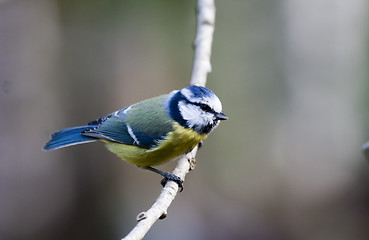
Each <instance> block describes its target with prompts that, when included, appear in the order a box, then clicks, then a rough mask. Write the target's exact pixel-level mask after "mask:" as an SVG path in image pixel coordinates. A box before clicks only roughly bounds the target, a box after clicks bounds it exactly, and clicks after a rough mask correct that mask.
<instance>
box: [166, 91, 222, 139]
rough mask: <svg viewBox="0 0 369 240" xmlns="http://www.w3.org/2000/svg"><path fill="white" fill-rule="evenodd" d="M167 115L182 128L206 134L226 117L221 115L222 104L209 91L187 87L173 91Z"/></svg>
mask: <svg viewBox="0 0 369 240" xmlns="http://www.w3.org/2000/svg"><path fill="white" fill-rule="evenodd" d="M168 111H169V115H170V116H171V117H172V118H173V119H174V120H175V121H177V122H178V123H179V124H181V125H182V126H183V127H186V128H192V129H194V130H195V131H196V132H198V133H200V134H208V133H209V132H211V131H212V130H213V129H214V128H216V127H217V126H218V125H219V122H220V120H226V119H228V117H227V116H226V115H225V114H224V113H222V103H221V102H220V100H219V98H218V97H217V96H216V95H215V94H214V93H213V92H212V91H211V90H209V89H207V88H205V87H200V86H189V87H186V88H183V89H182V90H180V91H173V92H171V93H170V95H169V99H168Z"/></svg>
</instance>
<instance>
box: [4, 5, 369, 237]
mask: <svg viewBox="0 0 369 240" xmlns="http://www.w3.org/2000/svg"><path fill="white" fill-rule="evenodd" d="M195 5H196V2H195V1H194V0H191V1H170V0H162V1H150V0H141V1H133V0H89V1H86V0H73V1H72V0H28V1H21V0H0V239H3V240H13V239H15V240H17V239H29V240H30V239H56V240H57V239H70V240H74V239H120V238H122V237H123V236H125V235H126V234H127V233H128V232H129V231H130V229H132V227H133V226H134V225H135V224H136V221H135V218H136V215H137V214H138V213H139V212H141V211H145V210H146V209H148V208H149V207H150V206H151V205H152V203H153V202H154V200H155V199H156V197H157V196H158V194H159V192H160V190H161V186H160V184H159V183H160V180H161V178H160V177H159V176H157V175H155V174H152V173H150V172H145V171H143V170H141V169H139V168H137V167H136V166H133V165H130V164H127V163H125V162H123V161H121V160H119V159H118V158H117V157H116V156H115V155H113V154H112V153H110V152H109V151H107V150H105V149H104V146H103V144H102V143H93V144H86V145H80V146H78V147H71V148H66V149H62V150H58V151H53V152H43V151H41V148H42V147H43V146H44V144H45V143H46V142H47V141H48V140H49V136H50V134H51V133H53V132H55V131H57V130H60V129H63V128H66V127H71V126H78V125H83V124H84V123H87V122H89V121H91V120H94V119H96V118H98V117H101V116H104V115H106V114H108V113H111V112H113V111H115V110H118V109H120V108H122V107H124V106H127V105H129V104H132V103H135V102H137V101H139V100H142V99H146V98H149V97H153V96H156V95H159V94H163V93H168V92H170V91H171V90H173V89H180V88H182V87H185V86H186V85H188V83H189V79H190V74H191V67H192V58H193V51H192V49H191V44H192V41H193V39H194V35H195V31H196V19H195ZM216 7H217V16H216V27H215V36H214V45H213V54H212V63H213V72H212V73H211V74H210V75H209V78H208V85H207V87H209V88H210V89H212V90H213V91H214V92H215V93H216V94H217V95H218V96H219V97H220V99H221V100H222V102H223V108H224V112H225V113H226V114H227V115H228V116H229V120H228V121H225V122H222V124H221V125H220V127H219V128H218V129H216V131H214V132H213V133H212V134H211V135H210V137H209V139H207V140H206V141H205V144H204V146H203V148H202V149H201V150H200V152H199V154H198V156H197V167H196V169H195V171H192V172H191V173H190V174H189V175H188V176H187V179H186V182H185V189H184V191H183V192H182V193H180V194H179V195H178V196H177V198H176V200H175V201H174V202H173V204H172V205H171V207H170V208H169V212H168V214H169V215H168V217H167V218H166V219H165V220H162V221H159V222H158V223H157V224H155V225H154V227H153V228H152V229H151V231H150V232H149V233H148V235H147V236H146V239H179V240H182V239H183V240H185V239H186V240H187V239H215V240H218V239H219V240H220V239H235V240H237V239H253V240H272V239H273V240H290V239H291V240H292V239H298V240H305V239H306V240H308V239H309V240H310V239H314V240H316V239H319V240H326V239H327V240H330V239H335V240H341V239H342V240H346V239H350V240H352V239H354V240H361V239H363V240H364V239H369V165H368V163H367V162H366V161H365V159H364V156H363V154H362V152H361V146H362V144H363V143H364V142H365V141H366V140H368V139H369V98H368V94H367V91H368V89H369V81H368V73H369V72H368V67H367V66H368V49H369V41H368V36H369V35H368V29H369V21H368V20H369V19H368V13H369V2H368V1H366V0H354V1H352V0H340V1H337V0H326V1H319V0H310V1H302V0H300V1H294V0H280V1H275V0H263V1H260V0H238V1H237V0H232V1H216ZM174 166H175V163H169V164H166V165H164V166H161V167H160V169H162V170H167V171H171V170H172V169H173V168H174Z"/></svg>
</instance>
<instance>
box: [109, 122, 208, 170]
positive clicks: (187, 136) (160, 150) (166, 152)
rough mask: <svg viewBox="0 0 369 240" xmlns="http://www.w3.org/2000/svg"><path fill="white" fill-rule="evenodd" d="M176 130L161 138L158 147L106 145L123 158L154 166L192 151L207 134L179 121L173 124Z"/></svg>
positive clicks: (134, 162) (135, 162) (141, 164)
mask: <svg viewBox="0 0 369 240" xmlns="http://www.w3.org/2000/svg"><path fill="white" fill-rule="evenodd" d="M173 128H174V131H173V132H170V133H169V134H168V135H167V136H166V137H165V139H163V140H160V141H159V143H158V145H157V147H155V148H153V149H144V148H139V147H136V146H132V145H126V144H120V143H114V142H108V141H104V142H106V147H107V148H108V149H109V150H110V151H111V152H113V153H115V154H116V155H118V156H119V157H120V158H121V159H123V160H125V161H127V162H130V163H133V164H136V165H139V166H153V165H159V164H162V163H165V162H167V161H169V160H171V159H173V158H175V157H178V156H180V155H182V154H184V153H187V152H189V151H191V150H192V149H193V148H194V147H195V146H196V145H197V144H198V143H199V142H200V141H202V140H204V139H205V138H206V137H207V135H206V134H199V133H197V132H196V131H195V130H193V129H189V128H184V127H182V126H181V125H179V124H178V123H176V122H174V124H173Z"/></svg>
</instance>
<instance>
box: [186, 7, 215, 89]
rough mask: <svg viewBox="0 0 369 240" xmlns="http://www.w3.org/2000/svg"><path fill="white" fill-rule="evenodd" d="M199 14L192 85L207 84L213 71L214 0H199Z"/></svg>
mask: <svg viewBox="0 0 369 240" xmlns="http://www.w3.org/2000/svg"><path fill="white" fill-rule="evenodd" d="M197 14H198V15H197V33H196V38H195V42H194V45H193V46H194V48H195V56H194V61H193V68H192V76H191V85H198V86H205V84H206V79H207V75H208V73H210V72H211V63H210V57H211V46H212V43H213V32H214V23H215V5H214V0H199V1H198V3H197Z"/></svg>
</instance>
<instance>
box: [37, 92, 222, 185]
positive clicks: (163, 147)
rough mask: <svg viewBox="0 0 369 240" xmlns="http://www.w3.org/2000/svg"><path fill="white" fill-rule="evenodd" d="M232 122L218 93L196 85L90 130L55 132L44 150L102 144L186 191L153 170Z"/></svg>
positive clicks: (149, 101)
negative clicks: (99, 142)
mask: <svg viewBox="0 0 369 240" xmlns="http://www.w3.org/2000/svg"><path fill="white" fill-rule="evenodd" d="M226 119H228V117H227V116H226V115H225V114H224V113H223V112H222V103H221V101H220V100H219V98H218V97H217V96H216V95H215V93H214V92H212V91H211V90H210V89H208V88H206V87H202V86H196V85H191V86H188V87H185V88H183V89H181V90H174V91H172V92H170V93H169V94H164V95H160V96H157V97H154V98H150V99H147V100H143V101H141V102H138V103H135V104H133V105H130V106H128V107H125V108H123V109H120V110H118V111H116V112H113V113H111V114H109V115H107V116H104V117H102V118H99V119H96V120H94V121H92V122H89V123H87V125H84V126H78V127H72V128H66V129H63V130H61V131H58V132H55V133H53V134H52V135H51V139H50V140H49V142H47V143H46V145H45V146H44V148H43V150H44V151H51V150H56V149H60V148H64V147H69V146H73V145H77V144H83V143H90V142H95V141H98V140H100V141H102V142H104V143H105V146H106V148H107V149H108V150H110V151H111V152H113V153H115V154H116V155H117V156H118V157H120V158H121V159H122V160H124V161H126V162H129V163H132V164H135V165H137V166H138V167H141V168H143V169H147V170H150V171H152V172H155V173H158V174H160V175H162V176H163V177H164V179H163V180H162V181H161V184H162V185H163V186H164V185H165V183H166V182H167V181H174V182H176V183H177V184H178V186H179V187H180V188H181V191H182V190H183V181H182V179H181V178H179V177H178V176H176V175H174V174H172V173H169V172H164V171H161V170H158V169H156V168H154V167H152V166H156V165H160V164H163V163H165V162H168V161H169V160H171V159H174V158H176V157H179V156H181V155H183V154H185V153H188V152H190V151H191V150H192V149H193V148H194V147H195V146H196V145H198V144H199V143H202V141H203V140H204V139H205V138H207V136H208V134H209V133H210V132H211V131H212V130H214V129H215V128H216V127H217V126H218V125H219V123H220V121H222V120H226Z"/></svg>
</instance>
